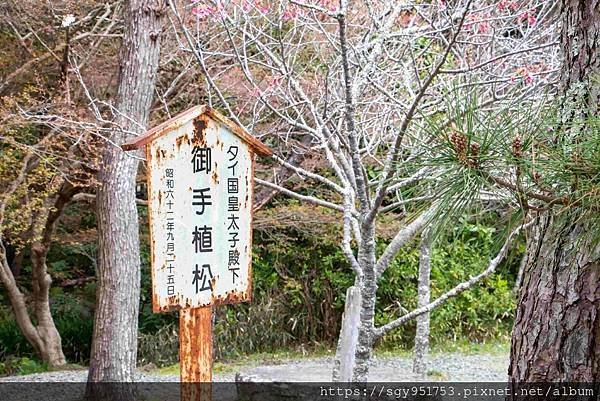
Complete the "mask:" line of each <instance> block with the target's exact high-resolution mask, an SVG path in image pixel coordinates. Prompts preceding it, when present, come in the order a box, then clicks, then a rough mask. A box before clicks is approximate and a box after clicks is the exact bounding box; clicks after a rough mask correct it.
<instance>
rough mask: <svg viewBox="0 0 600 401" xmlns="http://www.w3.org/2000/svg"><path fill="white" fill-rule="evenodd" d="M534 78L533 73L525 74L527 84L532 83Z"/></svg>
mask: <svg viewBox="0 0 600 401" xmlns="http://www.w3.org/2000/svg"><path fill="white" fill-rule="evenodd" d="M533 81H534V79H533V76H532V75H531V74H527V75H526V76H525V84H527V85H531V84H532V83H533Z"/></svg>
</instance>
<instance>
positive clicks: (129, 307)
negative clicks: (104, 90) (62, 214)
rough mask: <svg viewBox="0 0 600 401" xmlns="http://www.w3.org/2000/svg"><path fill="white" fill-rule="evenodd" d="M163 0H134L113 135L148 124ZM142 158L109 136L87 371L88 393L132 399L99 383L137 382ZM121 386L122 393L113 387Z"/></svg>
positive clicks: (129, 7)
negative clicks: (138, 189) (138, 200)
mask: <svg viewBox="0 0 600 401" xmlns="http://www.w3.org/2000/svg"><path fill="white" fill-rule="evenodd" d="M164 11H165V9H164V4H163V3H162V2H161V1H148V0H130V1H129V2H128V3H127V7H126V11H125V13H126V15H125V32H124V37H123V44H122V45H121V51H120V54H119V58H120V61H119V62H120V69H119V79H118V90H117V95H116V104H115V107H116V109H117V110H118V112H116V117H115V119H114V122H115V123H116V124H117V125H118V126H119V127H120V129H116V130H114V131H113V132H112V133H111V135H110V138H109V139H110V140H111V142H112V143H116V144H119V143H122V142H123V141H124V140H125V139H126V138H127V137H128V135H130V134H131V133H138V134H139V133H141V132H143V131H144V129H145V127H146V124H147V121H148V114H149V110H150V106H151V103H152V98H153V93H154V83H155V78H156V72H157V69H158V61H159V53H160V40H159V39H160V34H161V30H162V19H163V13H164ZM137 169H138V160H137V158H135V157H132V155H129V154H126V153H124V152H123V151H122V150H121V149H120V148H118V147H117V146H114V145H113V144H111V143H107V144H106V147H105V149H104V152H103V157H102V164H101V167H100V173H99V179H100V187H99V189H98V192H97V198H96V205H97V216H98V237H99V255H98V256H99V258H98V259H99V260H98V271H97V276H98V289H97V303H96V311H95V316H94V335H93V342H92V352H91V359H90V370H89V376H88V390H87V394H88V398H89V399H111V398H116V397H119V399H127V398H128V397H132V396H133V394H129V393H128V390H131V389H130V388H129V389H128V388H113V390H117V391H115V392H114V393H112V394H111V393H108V394H107V393H106V392H105V390H106V391H109V390H110V389H108V388H106V387H105V386H102V385H92V384H91V383H97V382H132V381H133V380H134V373H135V367H136V359H137V330H138V310H139V295H140V254H139V252H140V251H139V233H138V214H137V207H136V193H135V178H136V174H137ZM120 390H123V391H124V393H123V394H115V393H118V391H120Z"/></svg>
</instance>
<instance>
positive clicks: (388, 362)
mask: <svg viewBox="0 0 600 401" xmlns="http://www.w3.org/2000/svg"><path fill="white" fill-rule="evenodd" d="M332 363H333V360H332V358H306V359H301V360H282V361H277V362H272V361H271V362H268V363H263V364H261V365H256V363H254V364H248V365H242V366H239V367H237V368H236V369H235V371H233V372H230V373H218V374H215V377H214V379H215V381H220V382H231V381H234V380H235V374H236V373H238V372H239V373H240V374H242V375H243V376H252V377H256V378H257V379H259V380H261V381H262V380H267V381H269V380H272V381H303V382H318V381H322V382H323V381H329V380H331V369H332ZM507 366H508V356H507V355H489V354H477V355H463V354H459V353H444V354H438V355H435V356H433V357H432V358H431V360H430V363H429V371H428V375H427V377H425V378H420V377H418V376H415V375H414V374H412V372H411V360H410V358H405V357H378V358H375V359H374V361H373V364H372V366H371V370H370V379H371V380H372V381H382V382H400V381H421V380H429V381H504V380H506V379H507V377H506V370H507ZM86 378H87V370H70V371H56V372H46V373H39V374H33V375H27V376H11V377H5V378H0V382H6V381H12V382H15V381H18V382H85V381H86ZM178 380H179V377H178V376H177V375H162V374H158V373H152V372H150V373H149V372H138V375H137V378H136V381H139V382H173V381H178Z"/></svg>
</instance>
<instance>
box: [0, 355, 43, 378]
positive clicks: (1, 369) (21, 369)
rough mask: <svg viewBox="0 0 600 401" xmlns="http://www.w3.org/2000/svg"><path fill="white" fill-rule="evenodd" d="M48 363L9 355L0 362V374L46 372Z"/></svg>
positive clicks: (12, 374)
mask: <svg viewBox="0 0 600 401" xmlns="http://www.w3.org/2000/svg"><path fill="white" fill-rule="evenodd" d="M48 369H49V367H48V364H46V363H40V362H38V361H36V360H34V359H30V358H28V357H21V358H16V357H10V358H8V359H5V360H4V361H2V362H0V375H11V376H14V375H30V374H33V373H41V372H47V371H48Z"/></svg>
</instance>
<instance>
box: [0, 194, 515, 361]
mask: <svg viewBox="0 0 600 401" xmlns="http://www.w3.org/2000/svg"><path fill="white" fill-rule="evenodd" d="M280 210H283V211H284V212H285V216H286V219H288V220H285V219H282V218H281V216H279V215H274V216H269V215H268V213H271V211H267V212H266V213H267V216H266V217H263V220H264V221H269V222H275V223H273V224H274V225H273V224H271V223H269V224H265V223H263V224H257V225H256V229H255V235H254V238H255V241H254V259H253V293H252V301H251V302H250V303H248V304H238V305H228V306H223V307H219V308H216V316H215V326H214V336H215V346H214V349H215V356H216V357H217V358H220V359H223V358H232V357H237V356H239V355H245V354H249V353H253V352H268V351H273V350H278V349H282V348H288V349H289V348H295V347H297V346H300V345H303V346H309V347H310V346H327V347H333V346H335V342H336V340H337V336H338V333H339V329H340V323H341V316H342V312H343V308H344V298H345V291H346V289H347V288H348V287H349V286H351V285H352V284H353V280H354V276H353V273H352V271H351V269H350V268H349V267H348V265H347V263H346V260H345V257H344V256H343V254H342V252H341V250H340V247H339V235H340V234H339V230H338V228H337V225H336V224H337V218H336V217H335V216H332V215H328V214H326V212H325V213H324V214H322V215H317V216H315V213H316V212H315V211H314V210H312V209H310V208H305V207H301V206H297V205H296V206H294V205H293V204H286V206H285V207H283V208H281V209H280ZM275 211H276V209H275ZM289 216H291V217H289ZM284 220H285V221H284ZM142 227H143V228H142V241H143V242H142V250H141V251H142V252H141V257H142V292H141V300H140V320H139V331H140V341H139V360H140V363H142V364H147V363H154V364H156V365H159V366H161V365H165V364H170V363H172V362H175V361H176V360H177V357H178V351H177V346H178V339H177V335H176V332H177V330H176V329H177V324H178V314H177V313H175V312H173V313H160V314H155V313H153V312H152V307H151V285H150V270H149V255H148V242H147V232H146V231H145V230H146V228H145V227H146V226H145V223H143V222H142ZM380 231H381V232H382V233H384V234H385V232H388V234H387V235H388V237H389V232H392V231H393V227H392V228H386V227H383V228H382V229H381V230H380ZM499 238H501V234H499V233H497V232H495V230H494V228H492V220H491V219H490V221H488V222H483V223H473V222H460V223H459V224H457V225H456V228H455V229H454V231H452V232H450V233H448V234H447V235H445V236H442V237H441V238H440V239H439V240H438V241H437V243H436V246H435V250H434V252H433V256H432V292H433V294H432V297H434V298H435V297H437V296H439V295H440V294H442V293H443V292H445V291H447V290H448V289H450V288H452V287H453V286H454V285H456V284H457V283H459V282H461V281H463V280H464V279H466V278H468V277H470V276H472V275H474V274H477V273H479V272H481V271H482V270H483V269H484V268H485V266H486V265H487V263H488V261H489V258H490V256H492V255H493V253H494V252H495V251H496V250H497V248H498V244H497V243H495V242H494V241H498V240H499ZM386 242H387V241H386V240H385V239H380V240H379V242H378V249H379V251H382V250H383V249H384V246H385V243H386ZM416 245H417V244H416V243H415V244H412V245H409V246H407V247H405V248H404V249H402V250H401V252H400V254H399V255H398V257H397V259H396V260H395V261H394V262H393V263H392V265H391V266H390V268H389V269H388V270H387V271H386V273H385V275H384V277H383V280H382V281H381V283H380V286H379V290H378V303H377V309H376V323H377V324H378V325H379V324H384V323H386V322H388V321H390V320H392V319H394V318H395V317H397V316H400V315H401V314H403V313H405V311H407V310H410V309H412V308H414V307H415V305H416V288H417V287H416V283H417V273H418V256H419V255H418V247H417V246H416ZM89 246H90V245H89V244H88V245H86V247H89ZM75 247H81V244H77V245H76V246H75ZM86 249H87V248H86ZM86 252H87V253H91V254H93V253H94V252H95V251H94V250H93V249H88V250H87V251H86ZM517 253H518V252H513V254H517ZM513 256H514V255H513ZM52 257H53V258H54V259H53V260H50V262H49V263H50V266H51V269H52V270H53V271H52V272H51V273H52V274H53V275H54V274H55V273H56V274H57V275H58V277H60V280H66V279H70V278H73V277H77V275H75V274H78V275H79V276H81V275H82V271H81V270H80V266H82V264H83V263H84V262H85V258H83V259H82V256H81V254H80V249H79V248H74V245H72V244H57V245H56V246H55V248H53V251H52ZM61 258H62V259H61ZM517 265H518V261H517V260H516V258H513V259H510V260H509V261H508V262H506V263H504V264H503V265H502V266H501V268H500V269H499V271H498V272H497V273H496V274H494V275H492V276H491V277H489V278H488V279H486V280H484V282H483V283H481V284H479V285H477V286H475V287H474V288H473V289H471V290H469V291H467V292H465V293H463V294H461V295H459V296H458V297H456V298H455V299H452V300H450V301H449V302H447V303H446V304H444V305H443V306H442V307H440V308H438V309H436V310H435V311H434V312H433V313H432V314H431V337H432V341H433V342H434V343H436V342H443V341H446V340H454V339H457V338H465V339H468V340H484V339H489V338H495V337H506V336H508V335H509V332H510V327H511V324H512V313H513V310H514V298H513V294H512V287H513V283H514V276H515V275H516V269H517ZM87 269H91V270H88V271H86V272H85V274H86V275H88V276H89V275H92V274H93V267H92V266H88V267H87ZM54 270H56V271H54ZM24 276H26V275H24ZM26 278H27V277H24V278H23V280H24V281H23V283H22V284H21V285H23V286H25V287H26V286H27V282H26ZM60 280H55V282H59V281H60ZM0 297H1V294H0ZM0 300H1V301H2V302H1V303H2V304H3V305H4V306H2V307H0V361H1V360H5V359H6V358H9V357H10V356H11V355H13V356H24V357H30V358H31V357H34V354H33V350H32V349H31V347H30V346H29V344H28V343H27V341H26V340H25V339H24V337H23V336H22V335H21V334H20V331H19V329H18V327H17V326H16V323H15V322H14V318H13V316H12V312H10V309H9V307H8V303H7V301H6V300H2V299H0ZM94 302H95V283H93V282H92V283H88V284H86V285H84V286H77V287H75V288H64V289H63V288H60V287H54V288H53V289H52V292H51V305H52V311H53V316H54V318H55V322H56V325H57V328H58V330H59V332H60V333H61V336H62V344H63V349H64V352H65V355H66V357H67V359H68V360H69V361H70V362H76V363H86V362H87V361H88V360H89V352H90V345H91V336H92V328H93V308H94ZM414 330H415V328H414V322H410V323H408V324H407V325H405V326H403V327H400V328H398V329H397V330H395V331H394V332H392V333H390V334H388V335H387V336H386V337H385V338H384V339H383V341H382V344H381V345H383V346H384V347H387V348H390V347H409V346H411V344H412V340H413V336H414Z"/></svg>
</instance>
